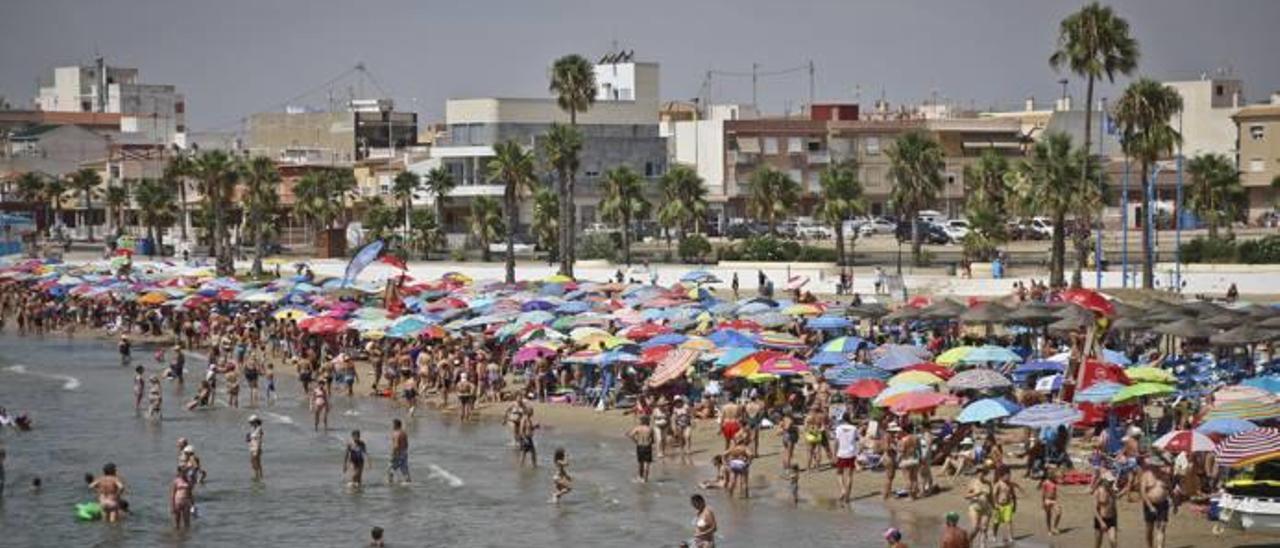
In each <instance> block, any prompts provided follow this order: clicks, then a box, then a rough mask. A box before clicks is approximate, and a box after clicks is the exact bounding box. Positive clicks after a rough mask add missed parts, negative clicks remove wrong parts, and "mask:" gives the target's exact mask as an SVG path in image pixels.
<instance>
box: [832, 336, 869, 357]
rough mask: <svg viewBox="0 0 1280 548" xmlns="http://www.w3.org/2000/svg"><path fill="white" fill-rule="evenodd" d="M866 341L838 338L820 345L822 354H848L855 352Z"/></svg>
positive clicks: (855, 338) (857, 338) (853, 338)
mask: <svg viewBox="0 0 1280 548" xmlns="http://www.w3.org/2000/svg"><path fill="white" fill-rule="evenodd" d="M865 343H866V341H864V340H862V339H861V338H859V337H839V338H835V339H831V340H829V341H827V342H826V343H825V344H823V345H822V351H823V352H836V353H839V354H850V353H853V352H857V351H858V348H860V347H861V346H862V345H863V344H865Z"/></svg>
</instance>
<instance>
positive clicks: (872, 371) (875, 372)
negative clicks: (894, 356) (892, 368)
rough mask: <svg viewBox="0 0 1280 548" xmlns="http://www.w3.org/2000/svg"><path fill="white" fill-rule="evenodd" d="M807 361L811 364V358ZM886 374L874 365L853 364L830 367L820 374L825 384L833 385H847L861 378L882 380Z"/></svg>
mask: <svg viewBox="0 0 1280 548" xmlns="http://www.w3.org/2000/svg"><path fill="white" fill-rule="evenodd" d="M809 363H810V365H812V364H813V361H812V360H811V361H810V362H809ZM888 375H889V374H888V373H886V372H884V371H881V370H879V369H876V368H874V367H870V366H866V365H853V364H851V365H842V366H838V367H832V368H831V369H828V370H827V371H826V372H825V373H823V374H822V376H823V378H825V379H827V384H831V385H833V386H848V385H851V384H853V383H855V382H858V381H860V380H863V379H876V380H878V381H884V380H885V379H886V378H887V377H888ZM886 386H887V385H886Z"/></svg>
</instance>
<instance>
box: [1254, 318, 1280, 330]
mask: <svg viewBox="0 0 1280 548" xmlns="http://www.w3.org/2000/svg"><path fill="white" fill-rule="evenodd" d="M1256 325H1257V326H1258V327H1259V328H1261V329H1280V316H1272V317H1270V318H1267V319H1265V320H1262V321H1260V322H1258V323H1257V324H1256Z"/></svg>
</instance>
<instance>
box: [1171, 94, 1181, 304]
mask: <svg viewBox="0 0 1280 548" xmlns="http://www.w3.org/2000/svg"><path fill="white" fill-rule="evenodd" d="M1178 135H1182V111H1181V110H1179V111H1178ZM1175 200H1176V201H1177V204H1176V205H1175V206H1174V213H1173V290H1174V291H1177V292H1182V139H1178V190H1177V197H1176V198H1175Z"/></svg>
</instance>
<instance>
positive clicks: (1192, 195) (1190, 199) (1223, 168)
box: [1187, 154, 1245, 240]
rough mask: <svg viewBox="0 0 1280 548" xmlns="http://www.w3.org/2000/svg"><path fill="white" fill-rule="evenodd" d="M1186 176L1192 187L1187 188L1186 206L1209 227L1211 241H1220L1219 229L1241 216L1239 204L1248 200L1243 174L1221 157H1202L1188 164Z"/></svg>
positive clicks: (1214, 155) (1205, 155)
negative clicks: (1243, 185) (1241, 179)
mask: <svg viewBox="0 0 1280 548" xmlns="http://www.w3.org/2000/svg"><path fill="white" fill-rule="evenodd" d="M1187 175H1190V176H1191V185H1190V186H1189V187H1187V207H1189V208H1191V211H1194V212H1195V214H1196V216H1197V217H1200V218H1201V219H1203V220H1204V221H1205V223H1206V224H1208V225H1209V238H1210V239H1214V240H1216V239H1218V227H1220V226H1222V225H1224V224H1225V225H1226V226H1227V229H1228V230H1230V228H1231V223H1232V221H1234V220H1236V218H1237V217H1238V216H1239V215H1240V207H1239V206H1240V203H1241V201H1242V200H1243V199H1244V198H1245V193H1244V187H1242V186H1240V172H1238V171H1236V166H1235V164H1234V163H1233V162H1232V161H1231V160H1230V159H1228V158H1227V157H1226V156H1224V155H1222V154H1202V155H1200V156H1196V157H1195V158H1192V159H1191V161H1190V162H1187Z"/></svg>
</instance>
